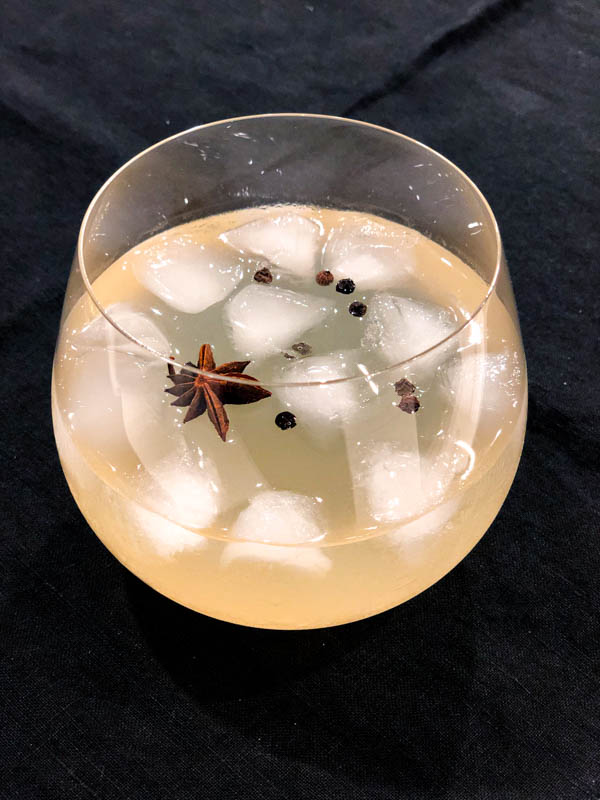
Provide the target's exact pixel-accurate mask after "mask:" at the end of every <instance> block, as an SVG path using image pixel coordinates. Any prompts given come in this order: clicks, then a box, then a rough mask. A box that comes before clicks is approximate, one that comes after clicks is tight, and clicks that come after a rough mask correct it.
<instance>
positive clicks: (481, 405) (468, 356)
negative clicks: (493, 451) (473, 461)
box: [441, 348, 522, 450]
mask: <svg viewBox="0 0 600 800" xmlns="http://www.w3.org/2000/svg"><path fill="white" fill-rule="evenodd" d="M521 373H522V370H521V366H520V361H519V356H518V353H515V352H502V353H485V352H482V350H481V349H480V348H473V349H472V350H467V351H464V352H461V353H459V354H457V356H456V357H455V358H454V359H453V360H452V361H451V362H450V364H449V365H448V367H447V369H446V370H445V373H444V375H443V378H442V384H441V385H442V388H443V390H444V392H445V393H446V397H447V398H448V402H449V405H450V409H451V414H450V419H449V421H448V423H447V425H446V426H445V427H446V436H447V437H448V438H449V439H450V440H452V441H458V442H459V443H461V444H462V446H463V447H464V448H465V449H467V450H468V449H469V448H470V446H471V445H473V441H474V438H475V437H476V436H477V438H478V444H477V446H478V447H482V446H484V444H485V442H487V443H490V442H491V439H492V438H494V439H495V437H496V435H497V432H498V430H499V429H500V428H501V427H502V426H503V425H506V424H510V421H511V420H512V419H513V418H514V417H515V409H516V408H517V407H518V406H519V403H520V402H521V396H522V374H521Z"/></svg>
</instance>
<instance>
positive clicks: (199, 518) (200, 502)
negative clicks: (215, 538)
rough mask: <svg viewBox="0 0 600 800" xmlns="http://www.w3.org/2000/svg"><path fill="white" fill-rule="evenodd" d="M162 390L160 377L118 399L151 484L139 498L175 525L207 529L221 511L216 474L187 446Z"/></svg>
mask: <svg viewBox="0 0 600 800" xmlns="http://www.w3.org/2000/svg"><path fill="white" fill-rule="evenodd" d="M163 389H164V376H163V377H162V381H161V385H160V386H152V387H150V386H145V387H143V389H140V387H137V388H135V387H132V388H131V389H128V390H125V391H124V392H123V394H122V398H121V400H122V415H123V426H124V429H125V435H126V437H127V440H128V441H129V443H130V444H131V447H132V448H133V450H134V452H135V454H136V456H137V458H138V459H139V463H140V464H141V465H142V466H143V468H144V471H145V473H146V475H147V476H150V477H151V479H152V482H151V483H150V484H148V483H146V484H144V486H143V488H142V495H144V494H145V495H147V496H148V500H147V501H146V502H147V503H151V505H152V507H153V509H160V510H161V512H162V511H163V510H164V513H165V516H168V517H169V518H170V519H171V520H173V521H174V522H176V523H178V524H179V525H186V526H189V527H190V528H208V527H209V526H210V525H211V524H212V522H213V521H214V520H215V518H216V516H217V515H218V514H219V512H220V510H221V509H220V494H221V485H220V479H219V475H218V472H217V469H216V467H215V466H214V464H213V462H212V460H211V459H209V458H208V457H207V456H206V455H204V453H203V452H202V451H201V450H194V449H192V448H189V447H188V446H187V443H186V440H185V437H184V434H183V430H182V423H181V421H180V419H179V417H178V416H177V414H176V412H175V409H173V408H171V407H170V405H169V404H168V401H165V399H164V398H165V394H164V391H163ZM149 495H152V498H151V499H150V497H149Z"/></svg>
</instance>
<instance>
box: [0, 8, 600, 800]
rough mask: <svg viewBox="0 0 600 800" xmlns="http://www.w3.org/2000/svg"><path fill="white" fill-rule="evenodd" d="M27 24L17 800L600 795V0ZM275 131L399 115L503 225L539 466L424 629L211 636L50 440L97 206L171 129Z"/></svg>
mask: <svg viewBox="0 0 600 800" xmlns="http://www.w3.org/2000/svg"><path fill="white" fill-rule="evenodd" d="M2 13H3V19H2V23H1V24H2V28H3V33H4V36H3V39H2V43H1V45H0V53H1V65H2V71H1V74H2V86H1V88H0V99H1V101H2V137H1V146H2V160H1V164H2V169H1V175H2V192H1V194H0V204H1V213H0V228H1V231H2V236H1V241H2V260H1V262H0V264H1V268H2V299H1V315H0V324H1V330H2V347H1V353H2V396H1V404H2V405H1V414H0V426H1V430H2V451H1V452H2V459H3V469H2V474H1V480H2V489H3V491H2V500H1V502H2V515H1V529H2V538H1V542H0V564H1V567H2V594H1V597H2V609H1V620H0V623H1V626H2V632H1V636H0V647H1V649H2V651H3V658H2V666H1V677H2V687H1V692H0V697H1V702H2V705H3V709H4V711H3V714H4V716H3V722H2V725H1V727H0V740H1V742H2V745H1V750H2V753H1V754H0V755H1V758H0V769H1V771H2V776H3V777H2V781H1V782H0V797H2V798H6V800H14V798H32V799H33V798H36V800H37V798H57V800H58V799H59V798H60V799H61V800H62V799H64V798H90V797H91V798H148V797H157V798H169V799H170V798H176V799H177V800H186V799H187V798H202V800H212V798H244V800H245V799H246V798H248V799H249V800H253V799H254V798H261V800H265V799H267V800H268V799H272V800H279V799H280V798H307V799H308V798H310V799H311V800H312V799H313V798H325V799H326V800H330V799H331V800H333V799H334V798H335V799H336V800H337V799H338V798H339V799H340V800H359V799H360V800H379V799H381V800H389V799H390V798H394V799H395V798H411V799H412V798H467V799H468V800H479V798H494V799H495V798H502V799H503V798H534V799H536V798H540V800H542V799H543V800H546V799H547V798H573V799H574V800H583V798H597V797H598V796H599V792H600V782H599V781H598V779H599V778H600V774H599V773H600V768H599V766H598V759H599V754H600V748H599V742H600V734H599V726H600V714H599V706H600V699H599V696H598V686H599V683H600V681H599V675H598V672H599V669H598V667H599V661H598V639H599V625H598V614H597V611H598V573H599V571H600V563H599V561H600V560H599V538H598V535H599V533H600V530H599V528H600V526H599V513H598V477H599V472H600V470H599V457H598V452H599V446H600V441H599V440H600V424H599V413H598V405H599V402H600V390H599V381H598V368H599V363H600V362H599V359H598V330H599V328H598V321H599V311H600V304H599V300H598V293H599V289H600V286H599V283H600V281H599V268H598V250H599V246H600V242H599V237H598V228H599V220H598V214H597V206H598V204H599V202H600V191H599V188H598V182H597V178H598V173H597V169H596V168H597V161H596V158H595V156H596V153H597V149H598V118H599V115H598V101H597V99H595V98H596V97H597V95H595V88H596V87H597V86H598V85H599V83H600V69H599V59H600V44H599V43H600V19H599V14H598V5H597V3H596V2H594V0H589V2H581V1H580V0H555V2H549V1H548V0H529V1H527V0H522V1H521V2H518V1H517V0H513V1H512V2H510V1H509V0H497V1H496V2H492V1H491V0H443V1H442V2H435V1H434V0H410V1H409V2H399V0H396V2H393V0H346V2H345V3H335V2H328V3H326V2H322V1H321V0H309V2H304V0H298V1H297V2H296V1H295V0H294V1H292V0H279V2H276V0H246V2H243V0H222V2H219V3H217V2H203V3H198V2H190V3H177V2H174V0H165V1H164V2H162V3H159V2H156V1H155V0H151V2H150V3H136V2H133V0H119V2H117V0H108V1H107V2H99V0H88V2H86V3H83V2H74V1H73V0H70V1H69V0H67V2H64V1H63V2H57V1H56V0H46V2H42V0H29V2H16V1H15V0H10V2H8V3H5V4H4V9H3V12H2ZM268 111H305V112H319V113H329V114H337V115H347V116H352V117H356V118H359V119H364V120H368V121H372V122H376V123H379V124H381V125H384V126H388V127H391V128H394V129H397V130H400V131H402V132H404V133H407V134H409V135H410V136H413V137H415V138H417V139H419V140H421V141H424V142H426V143H427V144H429V145H431V146H433V147H434V148H435V149H437V150H440V151H441V152H443V153H444V154H445V155H447V156H448V157H449V158H450V159H452V160H453V161H455V162H456V163H457V164H458V165H459V166H461V167H462V168H463V169H464V170H465V171H466V172H467V173H468V174H469V175H470V176H471V177H472V178H473V179H474V180H475V181H476V182H477V183H478V184H479V186H480V187H481V189H482V190H483V192H484V194H485V195H486V196H487V198H488V199H489V201H490V203H491V205H492V207H493V209H494V210H495V212H496V215H497V217H498V219H499V222H500V226H501V229H502V234H503V238H504V242H505V246H506V253H507V257H508V260H509V263H510V267H511V271H512V276H513V281H514V287H515V293H516V296H517V300H518V304H519V309H520V315H521V322H522V327H523V335H524V340H525V348H526V352H527V356H528V361H529V369H530V388H531V412H530V421H529V427H528V436H527V441H526V446H525V451H524V455H523V460H522V463H521V466H520V469H519V472H518V475H517V478H516V481H515V484H514V486H513V489H512V491H511V494H510V496H509V498H508V500H507V502H506V503H505V505H504V507H503V509H502V511H501V512H500V515H499V516H498V518H497V520H496V522H495V523H494V524H493V526H492V528H491V529H490V531H489V533H488V534H487V535H486V536H485V537H484V539H483V540H482V541H481V543H480V544H479V545H478V546H477V547H476V548H475V550H474V551H473V553H471V555H470V556H468V558H467V559H466V560H465V561H464V562H463V563H462V564H460V566H458V567H457V568H456V569H455V570H454V571H453V572H452V573H451V574H450V575H448V576H447V577H446V578H444V579H443V580H442V581H441V582H440V583H438V584H437V585H436V586H434V587H433V588H431V589H429V590H428V591H427V592H425V593H424V594H423V595H421V596H419V597H417V598H415V599H414V600H412V601H411V602H409V603H407V604H405V605H404V606H402V607H400V608H398V609H395V610H393V611H390V612H388V613H386V614H383V615H381V616H379V617H377V618H374V619H371V620H367V621H364V622H360V623H356V624H353V625H348V626H344V627H341V628H337V629H330V630H323V631H312V632H302V633H293V632H286V633H283V632H272V631H259V630H251V629H244V628H239V627H235V626H232V625H228V624H225V623H221V622H216V621H214V620H211V619H207V618H204V617H202V616H201V615H196V614H194V613H192V612H189V611H186V610H185V609H183V608H180V607H178V606H176V605H175V604H174V603H171V602H170V601H168V600H166V599H164V598H163V597H161V596H159V595H158V594H156V593H155V592H153V591H152V590H151V589H149V588H147V587H146V586H145V585H143V584H142V583H141V582H140V581H139V580H137V579H135V578H134V577H132V576H131V575H130V574H128V573H127V572H126V570H125V569H124V568H123V567H121V566H120V564H119V563H117V561H116V560H115V559H114V558H113V557H112V556H111V555H110V553H108V552H107V551H106V550H105V549H104V548H103V546H102V545H101V544H100V542H99V541H98V540H97V539H96V537H95V536H94V535H93V533H92V532H91V531H90V529H89V528H88V527H87V525H86V524H85V522H84V520H83V519H82V517H81V516H80V514H79V512H78V510H77V508H76V506H75V504H74V502H73V500H72V499H71V496H70V494H69V491H68V489H67V486H66V484H65V481H64V479H63V476H62V473H61V469H60V466H59V462H58V458H57V456H56V452H55V448H54V443H53V438H52V430H51V423H50V404H49V384H50V370H51V359H52V352H53V346H54V341H55V337H56V333H57V328H58V323H59V315H60V310H61V301H62V294H63V291H64V288H65V282H66V279H67V276H68V271H69V264H70V259H71V255H72V251H73V248H74V245H75V241H76V236H77V231H78V225H79V222H80V220H81V217H82V215H83V213H84V211H85V208H86V206H87V204H88V202H89V200H90V199H91V197H92V195H93V193H94V192H95V190H96V189H97V188H98V186H99V185H100V184H101V182H103V181H104V179H106V178H107V177H108V176H109V175H110V173H111V172H112V171H113V170H115V169H116V168H117V167H118V166H119V165H120V164H122V163H123V162H124V161H125V160H127V159H128V158H129V157H130V156H132V155H134V154H135V153H136V152H138V151H139V150H141V149H142V148H144V147H146V146H147V145H149V144H150V143H152V142H155V141H157V140H159V139H162V138H164V137H165V136H167V135H169V134H171V133H174V132H176V131H179V130H183V129H185V128H187V127H190V126H192V125H194V124H198V123H201V122H206V121H210V120H215V119H220V118H224V117H229V116H236V115H243V114H252V113H259V112H268ZM594 173H595V175H594ZM594 178H595V179H596V180H594Z"/></svg>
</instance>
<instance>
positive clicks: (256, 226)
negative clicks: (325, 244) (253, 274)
mask: <svg viewBox="0 0 600 800" xmlns="http://www.w3.org/2000/svg"><path fill="white" fill-rule="evenodd" d="M320 236H321V231H320V228H319V226H318V225H316V224H315V223H314V222H312V221H311V220H309V219H307V218H306V217H302V216H300V214H282V215H281V216H277V217H269V218H266V219H265V218H264V217H262V218H260V219H256V220H254V221H253V222H248V223H246V224H245V225H240V227H239V228H234V229H233V230H230V231H227V232H226V233H222V234H221V236H220V238H221V240H222V241H224V242H226V243H227V244H229V245H231V247H235V248H236V249H237V250H240V251H241V252H242V253H252V254H254V255H260V256H264V257H265V258H267V259H268V260H269V261H270V262H271V263H272V264H275V265H276V266H278V267H279V268H280V269H281V270H282V271H285V272H290V273H292V274H294V275H298V276H301V277H309V276H311V275H313V274H314V272H315V263H316V259H317V253H318V249H319V239H320Z"/></svg>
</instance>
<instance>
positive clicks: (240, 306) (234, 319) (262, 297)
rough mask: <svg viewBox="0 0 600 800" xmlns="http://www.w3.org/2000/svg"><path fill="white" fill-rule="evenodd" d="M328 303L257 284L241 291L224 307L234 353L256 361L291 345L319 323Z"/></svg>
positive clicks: (330, 306) (287, 290) (325, 312)
mask: <svg viewBox="0 0 600 800" xmlns="http://www.w3.org/2000/svg"><path fill="white" fill-rule="evenodd" d="M332 306H333V303H332V302H331V301H330V300H324V299H319V298H316V297H311V296H310V295H304V294H299V293H298V292H293V291H291V290H289V289H277V288H275V287H274V286H260V285H258V284H256V285H251V286H246V287H244V288H243V289H241V290H240V291H239V292H238V293H237V294H236V295H234V296H233V297H232V298H231V300H230V301H229V302H228V303H227V305H226V306H225V318H226V321H227V323H228V324H229V326H230V333H231V338H232V340H233V345H234V347H235V350H236V353H238V354H239V355H240V356H241V355H245V356H248V357H250V358H258V357H261V356H265V355H268V354H270V353H276V352H278V351H280V350H283V349H285V348H286V347H289V346H291V345H292V344H293V343H294V341H295V340H296V339H297V338H298V336H299V335H300V334H301V333H304V331H306V330H308V329H309V328H313V327H315V326H316V325H319V324H320V323H322V322H323V321H324V320H325V318H326V317H327V315H328V314H329V313H330V311H331V309H332Z"/></svg>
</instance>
